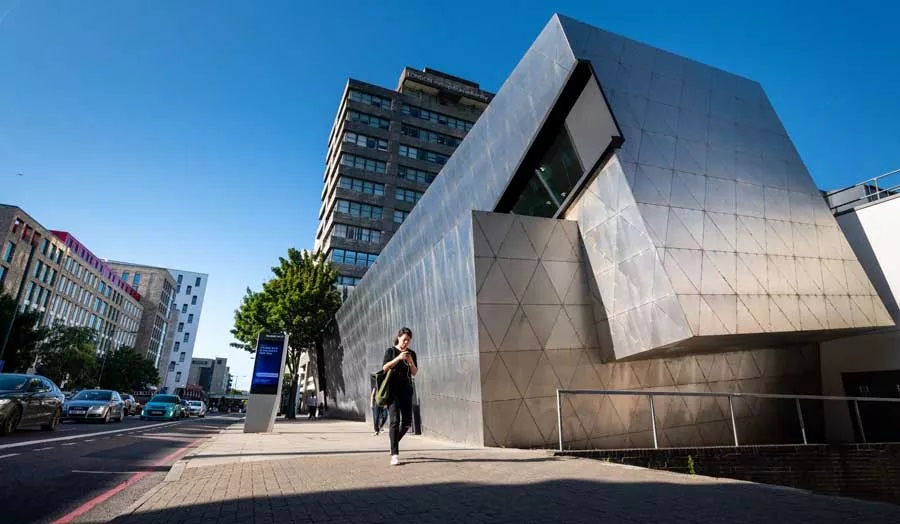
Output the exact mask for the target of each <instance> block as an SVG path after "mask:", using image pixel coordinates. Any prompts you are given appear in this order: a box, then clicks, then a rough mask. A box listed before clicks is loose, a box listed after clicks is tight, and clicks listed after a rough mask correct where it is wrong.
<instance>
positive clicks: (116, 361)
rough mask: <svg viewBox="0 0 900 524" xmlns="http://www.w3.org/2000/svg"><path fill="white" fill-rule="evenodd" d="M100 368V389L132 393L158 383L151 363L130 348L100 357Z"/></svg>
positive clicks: (109, 352)
mask: <svg viewBox="0 0 900 524" xmlns="http://www.w3.org/2000/svg"><path fill="white" fill-rule="evenodd" d="M100 367H101V370H102V371H101V374H100V387H102V388H104V389H114V390H116V391H134V390H143V389H146V387H147V386H148V385H150V384H158V383H159V372H158V371H157V370H156V366H154V365H153V362H150V360H148V359H147V358H145V357H144V356H143V355H141V354H139V353H138V352H137V351H135V350H134V349H133V348H130V347H121V348H119V349H116V350H110V351H108V352H107V354H106V355H105V356H101V357H100Z"/></svg>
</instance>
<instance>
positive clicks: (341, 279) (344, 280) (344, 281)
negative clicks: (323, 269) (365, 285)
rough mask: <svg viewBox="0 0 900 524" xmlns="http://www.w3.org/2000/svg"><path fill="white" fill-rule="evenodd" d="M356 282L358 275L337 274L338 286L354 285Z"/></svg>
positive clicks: (357, 282)
mask: <svg viewBox="0 0 900 524" xmlns="http://www.w3.org/2000/svg"><path fill="white" fill-rule="evenodd" d="M356 284H359V277H351V276H347V275H338V279H337V285H339V286H355V285H356Z"/></svg>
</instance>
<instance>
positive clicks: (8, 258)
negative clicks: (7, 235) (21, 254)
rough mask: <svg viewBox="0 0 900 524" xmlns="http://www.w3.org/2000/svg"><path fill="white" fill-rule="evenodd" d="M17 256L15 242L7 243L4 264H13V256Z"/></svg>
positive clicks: (4, 251)
mask: <svg viewBox="0 0 900 524" xmlns="http://www.w3.org/2000/svg"><path fill="white" fill-rule="evenodd" d="M15 254H16V244H15V243H14V242H7V243H6V249H4V250H3V261H4V262H7V263H9V262H12V259H13V255H15Z"/></svg>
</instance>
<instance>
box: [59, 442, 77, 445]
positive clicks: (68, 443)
mask: <svg viewBox="0 0 900 524" xmlns="http://www.w3.org/2000/svg"><path fill="white" fill-rule="evenodd" d="M75 444H77V442H63V443H62V444H60V445H61V446H74V445H75Z"/></svg>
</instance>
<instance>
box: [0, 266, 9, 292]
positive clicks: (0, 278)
mask: <svg viewBox="0 0 900 524" xmlns="http://www.w3.org/2000/svg"><path fill="white" fill-rule="evenodd" d="M8 272H9V270H8V269H7V268H6V266H0V288H2V287H3V283H4V282H5V281H6V273H8Z"/></svg>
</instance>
